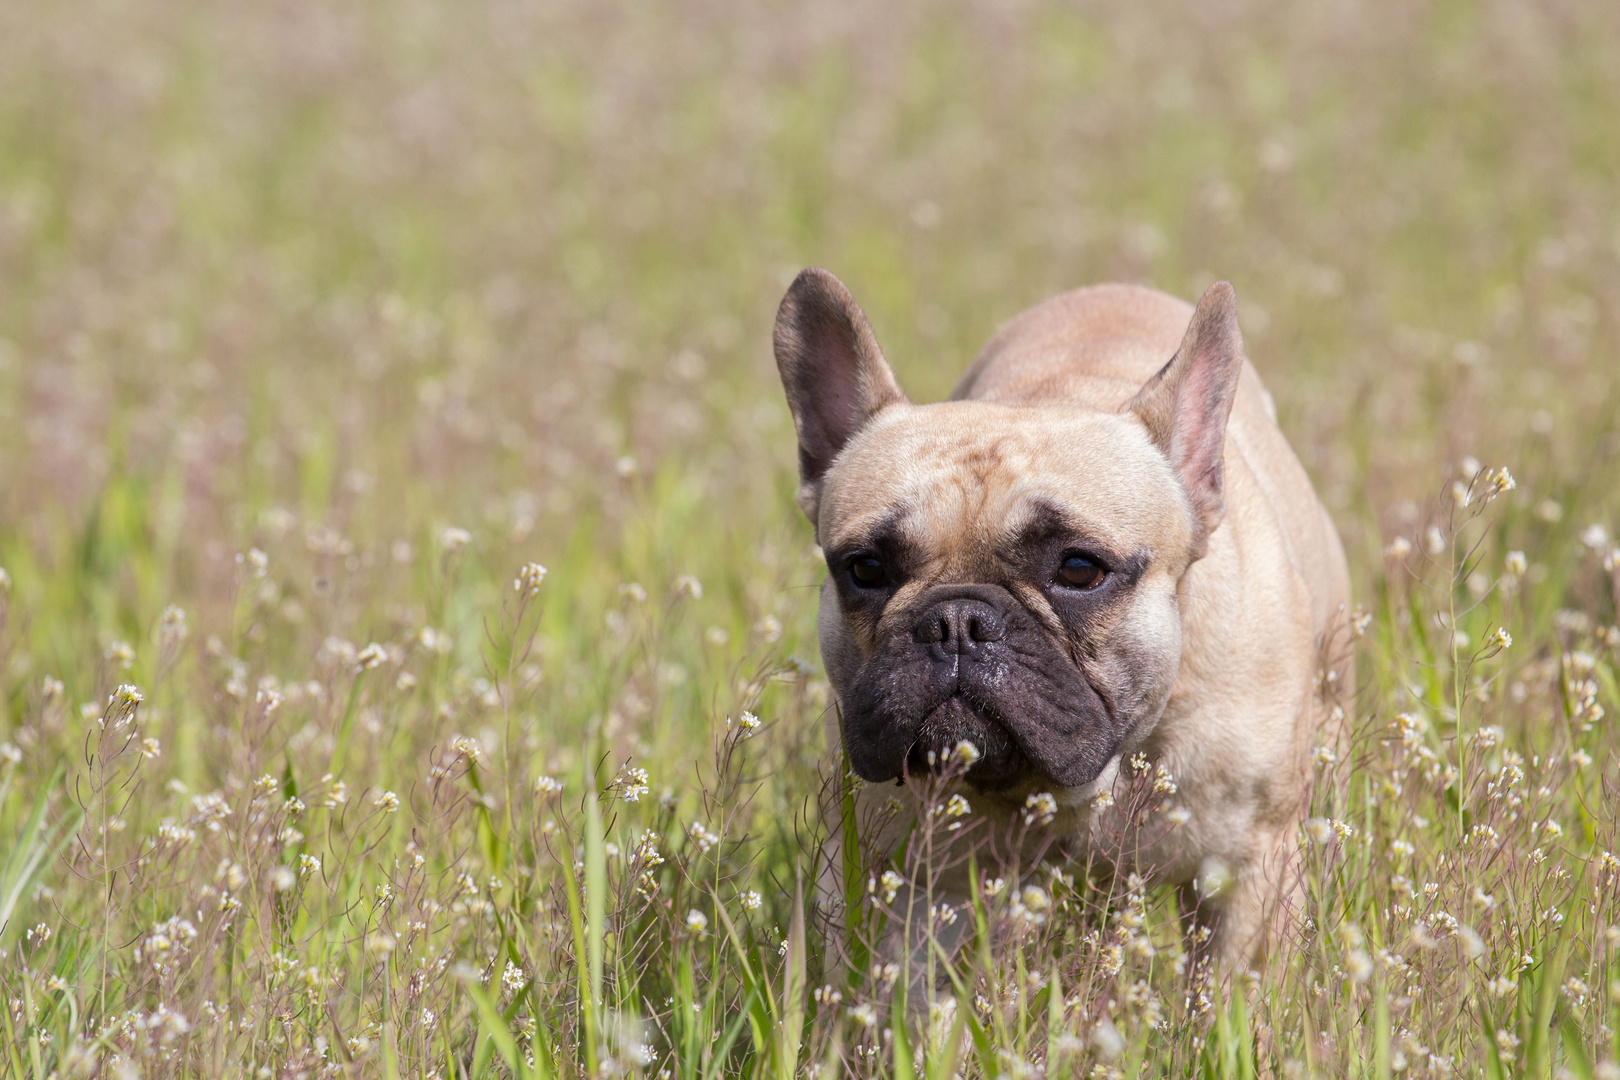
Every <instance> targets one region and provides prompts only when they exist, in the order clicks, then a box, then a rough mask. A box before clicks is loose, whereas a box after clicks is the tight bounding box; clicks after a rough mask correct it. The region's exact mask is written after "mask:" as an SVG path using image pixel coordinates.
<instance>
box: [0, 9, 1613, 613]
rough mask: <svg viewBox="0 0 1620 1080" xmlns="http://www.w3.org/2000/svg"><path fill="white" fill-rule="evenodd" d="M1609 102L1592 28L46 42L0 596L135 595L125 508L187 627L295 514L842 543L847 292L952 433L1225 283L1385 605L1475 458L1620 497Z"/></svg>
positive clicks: (19, 192)
mask: <svg viewBox="0 0 1620 1080" xmlns="http://www.w3.org/2000/svg"><path fill="white" fill-rule="evenodd" d="M1617 102H1620V9H1617V8H1616V7H1615V6H1614V5H1613V4H1609V3H1604V2H1600V0H1594V2H1557V3H1538V4H1527V3H1511V2H1505V0H1481V2H1465V0H1435V2H1423V3H1410V2H1406V0H1400V2H1393V0H1392V2H1383V0H1362V2H1348V0H1346V2H1332V3H1321V4H1308V5H1305V4H1286V3H1268V2H1264V0H1254V2H1243V0H1223V2H1218V3H1198V4H1177V3H1163V2H1149V3H1139V4H1128V5H1127V4H1107V3H1087V2H1079V3H1039V2H1024V0H1005V2H995V3H984V4H904V3H899V4H884V5H878V6H874V5H871V4H864V3H862V4H842V3H836V2H834V3H817V4H813V5H785V4H783V5H771V4H766V5H759V4H735V5H732V4H725V3H698V4H664V5H660V4H644V5H637V4H615V3H609V4H603V3H590V4H583V3H582V4H570V3H544V4H535V3H504V2H496V3H469V4H457V5H448V4H430V3H416V2H406V3H391V4H371V5H367V4H360V5H350V4H322V3H310V2H281V0H251V2H246V3H234V4H229V5H214V4H201V3H186V2H183V0H177V2H167V3H157V2H153V3H122V2H121V3H72V4H69V3H53V2H44V3H37V4H27V5H10V6H8V7H7V8H5V9H4V10H3V11H0V336H3V344H0V460H3V462H4V468H3V471H0V557H3V558H5V559H6V560H8V565H15V564H18V563H19V562H20V561H29V560H38V561H40V562H41V563H44V564H53V563H55V562H56V561H58V560H61V559H65V558H68V557H70V553H71V552H77V553H78V556H79V557H87V558H93V559H101V560H104V561H107V560H115V559H116V558H117V556H118V555H119V552H118V551H117V549H116V548H115V547H113V548H109V547H106V546H97V545H95V544H93V543H92V544H90V549H93V550H87V548H86V544H87V543H89V538H88V536H87V534H86V533H85V529H86V524H85V523H86V521H87V520H88V519H89V517H91V516H93V515H94V513H95V512H96V508H97V507H98V506H99V507H100V508H101V511H102V512H103V513H104V514H105V513H113V512H128V513H133V514H137V515H139V516H142V517H143V519H144V520H145V522H146V525H147V527H148V528H150V529H151V530H153V531H154V533H155V534H156V535H158V536H160V537H161V538H162V540H163V542H162V544H161V545H159V547H158V549H157V550H156V552H155V553H154V554H155V555H156V556H157V557H158V558H160V559H161V561H162V563H163V565H162V567H161V571H162V573H163V574H164V575H167V576H168V577H169V578H170V580H172V586H167V585H166V586H165V587H172V588H173V589H176V590H180V591H182V592H184V593H187V594H191V593H193V592H195V593H196V594H197V595H199V596H206V595H207V594H208V592H209V589H208V583H209V581H210V578H211V576H217V575H218V574H220V573H221V572H223V571H224V568H229V567H230V557H231V555H232V554H233V553H234V552H235V551H236V550H238V549H239V548H240V547H241V546H242V544H243V543H245V542H246V541H248V540H250V539H251V538H252V533H253V531H254V529H255V528H258V527H259V515H260V512H261V511H262V510H264V509H265V508H267V507H271V506H277V507H283V508H285V509H287V510H289V511H292V512H293V513H294V514H296V515H297V518H298V521H299V523H300V524H301V525H302V524H307V523H308V522H309V521H319V522H322V523H324V524H326V525H329V526H331V527H332V528H334V529H337V530H340V531H342V532H343V533H344V534H345V535H348V534H350V533H352V534H353V537H354V539H355V541H356V543H357V544H358V545H359V547H360V548H361V549H364V550H366V551H371V550H373V549H374V545H376V544H377V543H380V542H383V541H386V540H391V539H393V538H395V536H396V534H397V535H398V536H409V535H411V533H412V531H413V530H417V529H421V528H424V527H426V526H427V525H430V524H433V523H440V524H443V523H451V522H455V523H462V524H466V525H469V526H471V525H472V524H475V523H476V524H478V525H480V526H485V525H488V526H489V527H490V528H493V529H495V530H497V531H498V532H500V533H501V534H502V535H503V536H512V535H513V534H514V533H516V534H521V535H522V537H523V539H524V544H525V547H527V548H535V549H537V550H538V551H540V552H542V553H545V554H549V555H550V556H551V557H553V558H556V557H558V556H557V552H558V551H559V550H561V549H563V548H566V546H567V545H568V544H569V542H570V539H571V538H574V539H575V541H576V542H580V543H589V544H590V545H592V546H593V547H597V548H599V549H601V550H602V554H603V557H610V556H609V554H608V553H609V552H611V551H613V550H616V549H617V548H618V547H619V546H620V545H621V544H622V543H623V533H622V532H621V530H622V528H623V526H624V524H625V521H626V517H627V515H629V514H632V513H633V510H632V508H633V507H634V506H635V505H637V504H638V500H639V498H640V495H641V494H643V492H644V488H646V487H647V486H653V487H657V488H659V489H660V491H661V494H660V496H659V497H660V499H663V500H668V501H667V502H664V503H661V505H663V506H664V508H665V509H666V510H667V511H669V512H672V513H680V514H684V515H689V516H691V518H692V524H691V525H690V526H689V528H690V529H691V532H690V533H688V532H687V531H686V530H687V528H688V527H687V526H683V527H682V529H680V530H677V531H676V533H675V535H676V536H680V537H684V536H688V535H690V536H701V537H702V538H703V539H702V546H703V547H704V548H705V549H709V550H711V551H712V549H715V548H719V549H723V550H724V551H725V552H726V553H727V555H726V558H727V559H730V560H746V559H753V558H755V557H756V553H755V548H756V547H757V546H758V544H760V543H761V542H762V541H765V540H771V541H780V542H783V543H787V542H789V541H790V540H791V542H792V543H793V544H800V543H801V542H804V543H807V542H808V535H809V534H808V532H807V531H806V530H805V529H804V528H802V527H801V526H800V525H799V524H798V523H797V522H795V521H793V520H792V517H793V514H792V513H791V500H790V498H789V495H790V491H791V481H790V466H791V462H792V453H791V451H792V447H791V445H790V443H791V427H790V425H789V423H788V419H787V413H786V410H785V408H784V406H783V403H782V398H781V393H780V390H779V387H778V386H777V384H776V381H775V376H774V370H773V367H772V363H771V356H770V349H769V327H770V324H771V319H772V316H773V314H774V309H775V304H776V301H777V300H778V299H779V297H780V293H781V291H782V288H783V286H784V285H785V283H786V282H787V281H788V280H789V278H790V276H791V274H792V273H793V272H794V271H796V270H797V269H798V268H800V267H801V266H803V265H806V264H811V263H815V264H820V265H824V266H827V267H829V268H831V269H832V270H833V271H834V272H835V273H838V274H839V275H840V276H842V277H843V278H844V279H845V280H846V282H848V284H849V285H850V286H851V288H852V289H853V291H854V292H855V294H856V296H857V298H858V299H859V300H860V301H861V302H862V304H863V305H864V306H865V307H866V309H867V311H868V313H869V315H870V317H871V319H872V321H873V323H874V325H875V327H876V330H877V333H878V336H879V340H880V341H881V342H882V344H883V346H884V348H885V350H886V352H887V353H888V354H889V357H890V360H891V362H892V363H893V364H894V366H895V368H896V369H897V371H898V373H899V375H900V378H901V381H902V383H903V384H904V385H905V386H906V388H907V390H908V392H909V393H911V395H912V396H913V397H914V398H916V399H919V400H928V399H932V398H937V397H939V396H943V395H944V394H945V393H947V392H948V390H949V387H950V386H951V385H952V383H953V382H954V380H955V378H956V376H957V374H958V373H959V372H960V371H961V369H962V368H963V366H964V365H965V364H966V362H967V361H968V360H969V358H970V357H971V356H972V355H973V353H974V351H975V350H976V349H977V347H978V346H979V344H981V343H982V342H983V341H984V340H985V338H986V337H987V336H988V335H989V334H990V333H991V332H992V331H993V330H994V329H995V328H996V326H997V325H998V324H999V323H1001V322H1002V321H1004V320H1005V319H1007V318H1009V317H1010V316H1011V315H1013V314H1014V313H1016V312H1017V311H1019V310H1020V309H1022V308H1024V307H1025V306H1027V305H1029V304H1031V303H1034V302H1036V301H1038V300H1040V299H1042V298H1044V297H1045V296H1047V295H1049V294H1051V293H1053V292H1055V291H1058V290H1061V289H1066V288H1071V287H1074V286H1077V285H1082V284H1086V283H1091V282H1096V281H1102V280H1128V281H1138V282H1144V283H1147V284H1151V285H1155V286H1157V287H1159V288H1162V289H1165V290H1167V291H1169V292H1172V293H1175V294H1177V295H1179V296H1183V297H1188V298H1195V297H1196V295H1197V294H1198V292H1199V291H1200V290H1201V289H1202V288H1203V287H1204V286H1205V285H1206V284H1208V283H1209V282H1211V281H1212V280H1214V279H1216V278H1217V277H1225V278H1228V279H1230V280H1232V281H1233V282H1234V283H1235V284H1236V286H1237V290H1238V296H1239V300H1240V303H1241V305H1242V309H1243V319H1244V329H1245V334H1246V339H1247V341H1248V347H1249V351H1250V353H1251V355H1252V357H1253V359H1254V361H1255V363H1256V364H1257V365H1258V367H1259V369H1260V371H1261V372H1262V373H1263V375H1264V376H1265V378H1266V379H1267V381H1268V383H1269V385H1270V387H1271V389H1272V391H1273V393H1274V394H1275V395H1276V398H1277V403H1278V407H1279V411H1280V414H1281V419H1282V424H1283V427H1284V429H1285V430H1286V431H1287V433H1288V435H1289V436H1290V438H1291V439H1292V440H1293V443H1294V445H1295V446H1296V447H1297V448H1298V450H1299V453H1300V455H1301V456H1302V458H1303V459H1304V461H1305V463H1306V466H1307V467H1308V469H1309V470H1310V472H1311V475H1312V476H1313V478H1314V479H1315V481H1316V483H1317V486H1318V488H1319V490H1320V492H1321V494H1322V496H1323V498H1324V500H1325V501H1326V502H1327V504H1328V505H1329V507H1330V508H1331V509H1332V511H1333V512H1334V514H1335V516H1336V518H1337V520H1338V522H1339V525H1340V528H1341V530H1342V531H1343V533H1344V535H1345V539H1346V541H1347V546H1348V547H1349V549H1350V551H1351V553H1352V560H1353V561H1354V562H1356V563H1357V564H1358V571H1359V572H1360V573H1361V574H1362V575H1363V580H1365V574H1366V572H1367V567H1368V566H1369V565H1371V564H1370V563H1369V559H1371V560H1372V561H1373V562H1376V552H1377V550H1378V548H1379V547H1380V546H1381V543H1382V541H1381V536H1383V535H1384V534H1388V533H1392V532H1394V531H1398V530H1400V529H1402V528H1409V527H1410V526H1411V525H1413V524H1415V523H1416V520H1417V517H1418V516H1419V512H1418V510H1417V509H1416V507H1415V506H1414V502H1413V501H1415V500H1422V499H1423V498H1425V497H1426V496H1428V495H1429V494H1431V493H1432V492H1433V491H1434V490H1436V489H1437V484H1438V483H1439V481H1440V479H1441V477H1440V472H1441V470H1442V469H1444V468H1445V467H1446V466H1447V465H1448V464H1450V463H1454V462H1455V461H1457V460H1458V459H1459V458H1461V457H1463V456H1464V455H1473V456H1475V457H1477V458H1478V459H1480V460H1481V461H1485V462H1486V463H1488V464H1507V465H1509V466H1511V467H1513V468H1514V469H1515V470H1516V472H1517V474H1518V475H1519V476H1520V478H1521V480H1530V481H1532V482H1533V484H1534V485H1535V488H1536V492H1537V493H1538V494H1547V495H1552V496H1559V495H1561V494H1562V489H1563V488H1565V487H1569V486H1580V485H1582V484H1583V483H1584V482H1585V481H1586V479H1587V478H1589V477H1592V476H1594V475H1597V474H1600V473H1601V474H1608V475H1611V476H1612V470H1613V468H1614V465H1615V461H1616V453H1617V451H1620V442H1617V437H1616V435H1615V430H1616V428H1617V424H1620V421H1617V417H1616V411H1617V404H1616V398H1615V385H1614V384H1615V381H1616V374H1617V372H1620V362H1617V360H1616V353H1615V346H1616V333H1617V329H1620V328H1617V325H1616V312H1617V304H1620V182H1617V181H1620V125H1617V124H1616V123H1615V122H1614V115H1615V113H1614V109H1615V106H1616V104H1617ZM628 459H633V462H634V466H635V469H634V475H633V476H625V475H623V474H625V473H628V472H630V470H631V460H628ZM621 461H622V465H620V464H619V463H621ZM1609 486H1611V487H1612V486H1613V485H1612V484H1611V485H1609ZM109 500H110V501H109ZM120 500H122V501H120ZM120 506H123V507H125V510H124V511H117V507H120ZM698 519H706V522H705V524H704V525H702V526H701V527H700V525H699V524H698ZM586 522H589V523H590V525H589V526H587V525H586V524H585V523H586ZM103 527H104V528H105V526H103ZM587 527H588V528H589V530H590V531H589V533H588V536H589V539H588V540H585V539H583V538H582V537H581V532H580V530H582V529H585V528H587ZM1571 527H1574V526H1573V525H1572V526H1571ZM485 531H486V532H487V531H488V530H485ZM376 550H379V551H380V550H381V549H376ZM645 557H646V558H649V559H654V560H655V561H656V560H669V565H670V566H674V565H675V564H676V563H679V562H680V561H681V560H682V559H683V558H685V557H687V556H685V555H684V553H682V552H679V551H672V550H669V549H668V548H667V547H665V548H664V549H663V550H661V551H658V552H653V551H648V552H646V553H645ZM691 557H701V558H705V559H706V558H709V557H710V554H708V553H705V554H703V555H702V556H696V555H694V556H691ZM497 561H499V560H497ZM503 572H504V570H503ZM642 572H649V571H642ZM722 580H723V579H722ZM800 583H802V584H809V583H810V579H809V578H808V577H806V578H804V579H803V580H802V581H801V582H800ZM105 584H107V585H108V586H109V588H110V593H109V595H106V596H101V595H93V596H86V597H84V598H83V600H84V602H87V603H92V604H97V605H103V613H102V614H103V617H104V618H106V619H108V620H115V621H116V620H118V619H135V620H137V621H144V620H146V619H149V618H150V617H151V614H152V613H151V612H148V611H145V610H144V609H142V607H141V605H142V604H148V603H150V602H152V601H153V600H155V599H157V598H145V597H140V596H136V595H130V594H129V593H128V590H127V588H123V587H119V579H118V578H117V575H112V576H110V577H108V578H107V579H106V581H105ZM753 602H754V603H755V604H756V606H761V607H763V606H768V605H769V604H771V603H776V602H778V600H777V599H776V598H768V597H763V596H761V597H755V598H753ZM802 606H803V605H802V603H800V602H799V601H798V600H793V601H791V603H790V607H791V609H792V610H793V611H798V610H799V608H802Z"/></svg>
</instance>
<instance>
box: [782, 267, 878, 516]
mask: <svg viewBox="0 0 1620 1080" xmlns="http://www.w3.org/2000/svg"><path fill="white" fill-rule="evenodd" d="M773 341H774V343H775V346H776V368H777V370H778V371H779V372H781V374H782V387H783V389H785V390H786V391H787V400H788V408H789V409H790V410H792V412H793V426H794V428H795V429H796V430H797V431H798V433H799V508H800V509H802V510H803V511H804V513H805V516H806V517H808V518H809V519H810V523H811V524H812V525H814V524H815V523H816V510H817V507H818V506H819V504H820V499H821V480H822V477H823V476H825V475H826V472H827V469H828V467H829V466H831V465H832V463H833V459H834V458H836V457H837V456H838V453H839V451H840V450H842V449H843V448H844V445H845V444H846V443H848V442H849V440H850V438H851V437H852V436H854V434H855V433H856V432H857V431H859V430H860V429H861V428H862V427H864V426H865V425H866V422H867V421H868V420H870V419H871V418H872V417H873V416H875V415H876V414H877V413H878V412H879V411H880V410H882V409H884V408H887V407H888V406H890V405H894V404H898V403H902V402H904V401H905V400H906V395H905V394H904V393H902V392H901V390H900V384H899V383H897V382H895V381H894V372H893V371H891V370H889V365H888V362H887V361H885V360H884V359H883V353H882V351H880V350H879V349H878V344H877V339H876V338H874V337H873V336H872V328H871V326H869V325H867V322H866V316H865V315H864V314H862V313H861V309H860V306H859V305H857V304H856V303H855V298H854V297H853V296H851V295H850V294H849V290H848V289H846V288H844V283H843V282H841V281H839V280H838V279H837V278H835V277H833V276H832V275H831V274H829V273H828V272H827V271H825V270H823V269H821V268H820V267H815V266H813V267H811V268H810V269H808V270H805V271H803V272H801V273H800V274H799V276H798V277H796V278H794V279H793V284H792V285H790V286H788V291H787V295H786V296H784V297H783V298H782V306H781V308H779V309H778V310H777V312H776V331H775V333H774V335H773Z"/></svg>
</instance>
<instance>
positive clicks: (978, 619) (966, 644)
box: [916, 600, 1006, 652]
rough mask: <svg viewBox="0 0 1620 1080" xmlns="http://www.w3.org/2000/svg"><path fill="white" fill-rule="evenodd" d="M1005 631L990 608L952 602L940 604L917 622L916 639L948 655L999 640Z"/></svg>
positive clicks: (977, 604)
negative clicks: (948, 653)
mask: <svg viewBox="0 0 1620 1080" xmlns="http://www.w3.org/2000/svg"><path fill="white" fill-rule="evenodd" d="M1005 633H1006V628H1005V627H1004V626H1003V625H1002V622H1001V619H1000V617H999V616H998V615H997V614H996V612H995V611H993V610H991V609H990V608H989V607H988V606H987V605H985V604H981V603H974V602H964V601H960V600H958V601H950V602H947V603H944V604H941V605H939V606H938V607H936V608H934V609H933V610H932V611H930V612H929V613H928V614H927V615H925V616H924V617H923V618H922V620H921V621H919V622H918V623H917V629H916V636H917V640H918V641H919V642H920V643H922V644H924V645H939V646H942V647H943V648H944V649H945V651H946V652H966V651H968V650H971V649H973V648H974V647H975V646H977V645H983V644H987V643H989V642H992V641H1000V640H1001V638H1002V637H1003V636H1004V635H1005Z"/></svg>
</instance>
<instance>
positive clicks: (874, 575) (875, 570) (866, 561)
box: [849, 555, 887, 589]
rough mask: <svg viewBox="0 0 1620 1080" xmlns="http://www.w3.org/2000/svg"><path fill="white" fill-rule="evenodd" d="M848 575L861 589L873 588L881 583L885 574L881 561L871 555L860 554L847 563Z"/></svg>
mask: <svg viewBox="0 0 1620 1080" xmlns="http://www.w3.org/2000/svg"><path fill="white" fill-rule="evenodd" d="M849 576H850V578H851V579H853V580H854V582H855V584H857V585H859V586H860V587H861V588H863V589H875V588H877V587H878V586H879V585H882V584H883V581H884V578H885V577H886V576H887V575H885V574H884V572H883V561H882V560H881V559H877V558H874V557H873V556H871V555H862V556H860V557H859V558H857V559H855V560H853V561H852V562H851V563H850V564H849Z"/></svg>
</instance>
